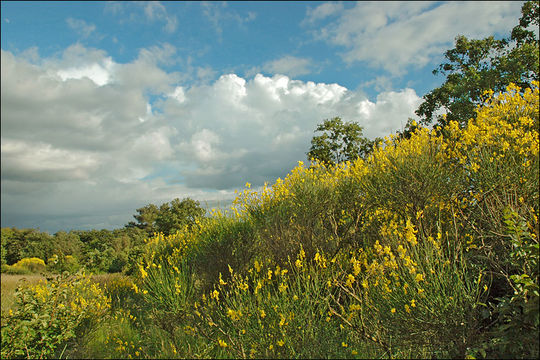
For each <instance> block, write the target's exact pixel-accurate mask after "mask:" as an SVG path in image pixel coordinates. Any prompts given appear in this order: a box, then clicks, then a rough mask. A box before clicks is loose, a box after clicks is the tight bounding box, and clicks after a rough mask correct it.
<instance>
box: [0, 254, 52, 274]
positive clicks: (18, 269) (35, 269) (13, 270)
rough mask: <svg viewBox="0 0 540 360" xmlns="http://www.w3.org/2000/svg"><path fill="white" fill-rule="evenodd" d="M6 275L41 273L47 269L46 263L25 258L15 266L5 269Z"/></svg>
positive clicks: (38, 259) (5, 267)
mask: <svg viewBox="0 0 540 360" xmlns="http://www.w3.org/2000/svg"><path fill="white" fill-rule="evenodd" d="M3 269H4V272H5V273H6V274H21V275H23V274H31V273H41V272H44V271H45V269H46V266H45V262H44V261H43V260H41V259H40V258H35V257H33V258H23V259H21V260H19V261H17V263H15V264H13V265H11V266H10V265H5V266H4V267H3Z"/></svg>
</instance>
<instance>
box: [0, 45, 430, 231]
mask: <svg viewBox="0 0 540 360" xmlns="http://www.w3.org/2000/svg"><path fill="white" fill-rule="evenodd" d="M36 54H37V51H36ZM174 57H175V49H174V47H171V46H169V45H167V44H165V45H162V46H160V47H157V48H153V49H142V50H141V51H140V52H139V55H138V57H137V58H135V59H134V60H132V61H131V62H128V63H117V62H115V61H114V60H113V59H112V58H111V57H110V56H108V55H107V54H106V53H105V52H103V51H101V50H98V49H89V48H85V47H83V46H82V45H80V44H76V45H74V46H72V47H70V48H68V49H66V50H65V51H64V53H63V54H62V55H61V56H60V57H58V58H46V59H40V61H38V62H37V63H30V62H29V61H28V60H26V59H25V58H23V57H20V56H15V55H13V54H12V53H11V52H9V51H4V50H2V51H1V61H2V67H1V101H2V107H1V141H2V148H1V152H2V163H1V166H2V169H1V170H2V173H1V176H2V190H1V191H2V200H1V201H2V209H3V210H2V221H8V220H10V219H11V220H10V221H15V220H13V219H16V221H18V224H20V225H19V226H23V225H22V224H27V225H24V226H33V225H32V224H31V223H29V222H30V220H31V221H38V220H36V219H41V220H39V221H40V223H43V224H44V223H47V224H49V225H47V226H51V227H53V225H52V224H53V220H52V218H49V217H48V216H53V215H56V216H65V215H66V214H71V215H72V216H73V218H71V221H72V223H73V226H72V227H75V228H77V227H79V225H80V226H82V225H81V224H87V223H88V224H90V223H93V224H94V225H92V226H89V227H99V226H101V225H98V224H103V226H105V225H106V224H109V225H110V224H113V225H114V226H121V225H122V224H125V223H127V222H128V221H129V220H131V219H130V215H129V214H130V213H133V212H134V209H136V208H137V207H140V206H143V205H145V204H148V203H161V202H164V201H170V200H172V199H173V198H175V197H180V198H183V197H188V196H189V197H192V198H195V199H197V200H201V201H202V202H203V203H204V202H209V203H211V204H215V203H216V202H219V201H225V200H224V199H229V200H230V199H231V198H232V196H233V195H232V193H233V190H234V189H235V188H238V187H242V185H243V184H245V182H247V181H249V182H250V183H252V184H254V186H257V185H262V184H263V183H264V182H265V181H267V182H273V181H275V179H276V178H277V177H283V176H285V175H286V174H287V172H288V171H289V170H290V169H291V168H292V167H294V166H295V165H296V163H297V161H298V160H305V159H306V152H307V151H308V150H309V145H310V140H311V138H312V137H313V135H314V133H313V131H314V129H315V128H316V126H317V124H319V123H321V122H322V121H323V120H324V119H326V118H330V117H333V116H341V117H342V118H343V119H344V120H346V121H358V122H359V123H360V124H361V125H362V126H363V127H364V128H365V131H364V133H365V135H366V136H368V137H371V138H373V137H376V136H384V135H387V134H388V133H390V132H392V131H395V130H398V129H401V127H402V125H403V124H404V123H405V122H406V120H407V118H408V117H414V113H413V112H414V110H415V109H416V108H417V106H418V104H419V102H420V101H421V99H420V98H419V96H418V95H417V94H416V93H415V92H414V90H412V89H404V90H401V91H397V92H382V93H380V94H379V96H378V97H377V98H376V99H374V100H373V101H371V100H369V99H368V98H366V96H364V95H363V94H362V93H360V92H357V91H351V90H348V89H347V88H345V87H343V86H340V85H338V84H326V83H314V82H311V81H308V82H304V81H299V80H294V79H292V78H291V77H289V76H286V75H283V74H276V75H274V76H271V77H268V76H264V75H261V74H257V75H255V76H253V77H250V78H242V77H240V76H238V75H236V74H225V75H222V76H220V77H219V78H218V79H217V80H215V81H209V82H207V83H201V84H197V83H195V84H191V85H187V84H185V83H182V79H183V76H182V74H179V73H175V72H168V71H165V70H163V69H162V68H161V67H160V66H161V64H165V63H168V62H170V61H174ZM15 209H16V210H15ZM103 214H109V215H103ZM122 214H123V217H122V216H121V215H122ZM30 218H31V219H30ZM25 221H26V222H25ZM63 224H64V223H56V225H55V226H56V229H58V228H62V226H64V225H63ZM109 225H107V227H110V226H109ZM53 228H54V227H53ZM63 228H67V227H65V226H64V227H63Z"/></svg>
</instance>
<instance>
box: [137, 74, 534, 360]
mask: <svg viewBox="0 0 540 360" xmlns="http://www.w3.org/2000/svg"><path fill="white" fill-rule="evenodd" d="M538 95H539V94H538V84H537V83H534V84H533V87H532V88H531V89H518V88H517V87H515V86H514V85H510V86H509V87H508V88H507V91H506V92H505V93H502V94H492V93H489V94H486V100H485V102H484V104H482V105H481V106H479V108H478V109H477V112H478V116H477V118H476V119H475V120H471V121H470V122H469V124H468V125H467V126H466V127H464V128H460V127H459V126H457V124H456V123H452V122H451V123H450V124H449V126H448V127H447V128H445V129H442V130H440V129H435V130H432V129H428V128H422V127H419V128H417V130H415V131H414V132H413V133H412V134H411V136H410V138H406V139H404V138H400V137H398V136H389V137H387V138H386V139H385V141H384V142H383V143H381V144H380V146H378V147H377V148H376V149H375V150H374V152H373V153H372V154H371V155H370V156H369V157H368V158H367V159H365V160H364V159H357V160H355V161H353V162H346V163H343V164H338V165H335V166H326V165H324V164H321V163H317V162H313V163H311V164H310V165H309V166H305V165H304V164H303V163H302V162H299V165H298V166H297V167H296V168H294V169H293V170H292V171H291V172H290V173H289V174H288V175H287V176H286V177H285V178H284V179H278V180H277V181H276V182H275V183H274V184H273V185H271V186H269V185H268V184H265V185H264V186H263V187H262V188H261V189H260V191H256V190H255V189H252V188H251V184H249V183H248V184H246V189H245V190H244V191H243V192H241V193H239V194H238V196H237V198H236V199H235V201H234V203H233V207H232V208H231V209H230V210H229V211H228V212H221V211H215V212H214V213H213V216H212V217H211V218H209V219H207V220H205V221H203V222H202V223H201V224H200V226H199V228H197V229H196V231H185V232H179V233H177V234H176V235H173V236H172V237H169V238H164V237H162V236H160V235H157V236H156V237H154V238H153V239H151V240H150V241H149V244H148V247H147V252H146V257H145V259H144V261H143V263H142V264H141V266H140V279H139V281H138V282H136V284H135V290H136V291H139V292H141V293H142V292H143V291H146V293H144V297H145V299H147V300H148V301H149V302H150V303H151V304H154V305H155V308H159V307H160V306H161V308H164V309H170V310H171V311H173V312H176V314H177V315H178V314H181V315H182V316H180V317H171V319H173V320H174V321H185V322H187V324H188V325H189V326H190V330H189V331H187V330H186V332H185V337H182V341H184V342H186V341H187V342H188V343H190V344H194V345H193V346H200V348H198V349H200V350H198V351H203V350H202V349H205V350H204V351H205V352H204V354H205V355H206V356H210V357H220V356H225V357H247V356H251V357H298V356H313V354H314V353H312V352H310V351H315V350H319V351H322V349H323V348H324V349H326V350H327V351H326V352H325V353H327V354H329V353H332V354H333V356H336V357H346V356H350V354H353V351H354V352H355V353H358V349H359V348H360V347H361V348H362V349H363V351H364V354H363V355H364V356H368V357H369V355H366V354H370V353H369V351H370V350H368V349H372V348H375V349H377V351H378V352H375V354H376V355H377V356H380V355H382V354H386V355H388V354H391V356H396V357H400V356H401V357H411V356H412V355H414V356H419V357H424V356H427V355H429V356H437V357H465V356H466V355H471V354H476V353H475V351H476V350H474V349H476V347H478V346H480V345H479V344H490V343H493V344H494V343H496V342H497V341H499V340H500V339H501V338H500V337H497V336H498V335H485V334H483V333H482V331H483V330H481V329H482V326H483V325H482V324H485V323H486V322H491V323H494V322H495V320H496V319H497V317H498V318H500V319H506V320H504V321H509V320H508V314H507V313H504V314H503V313H501V312H500V310H494V308H496V307H497V306H498V305H497V304H503V305H504V304H505V303H504V302H501V301H500V298H497V299H499V300H497V299H496V297H497V296H500V295H501V293H502V294H503V295H505V294H506V295H508V294H514V293H515V294H518V295H516V296H517V297H516V296H514V297H512V296H510V297H508V298H507V304H510V305H508V306H506V305H504V306H506V307H504V306H503V307H501V309H502V308H505V309H520V310H519V311H521V310H523V309H525V310H523V312H527V314H531V316H532V317H533V318H535V316H536V317H537V316H538V311H537V309H536V312H535V310H534V308H531V307H530V306H529V305H527V306H525V305H524V304H525V303H527V304H531V303H532V304H535V301H537V297H538V296H537V295H534V294H537V293H538V271H537V265H536V267H535V266H534V264H537V260H535V259H537V258H538V256H537V253H538V218H537V214H538V211H539V209H538V201H539V197H538V194H539V190H538V188H539V179H538V167H539V160H538V158H539V156H538V146H539V142H538V126H539V125H538V124H539V121H538ZM509 211H510V212H511V213H512V214H514V213H515V219H514V217H511V218H510V217H509V215H505V214H507V213H508V212H509ZM516 219H520V220H519V221H521V222H519V224H520V225H519V226H518V225H516V224H518V220H516ZM233 269H234V271H233ZM535 269H536V270H535ZM137 286H138V287H137ZM492 286H493V287H495V288H496V290H492ZM535 291H536V292H535ZM535 296H536V297H535ZM310 299H314V300H310ZM535 299H536V300H535ZM498 301H499V303H498ZM505 301H506V300H505ZM531 309H532V310H531ZM497 311H499V312H497ZM510 312H511V311H510ZM173 320H171V321H170V322H168V323H166V324H165V323H164V324H163V326H162V328H163V329H165V328H167V329H169V330H167V331H173V330H170V329H171V328H173V329H174V325H173V324H172V322H173ZM501 321H502V320H501ZM516 321H517V322H514V323H513V324H514V325H515V326H514V325H512V328H513V329H517V330H516V334H518V335H516V338H518V337H519V336H524V335H523V334H522V333H519V331H520V330H519V329H520V326H521V325H523V324H524V323H525V320H523V319H521V318H520V319H518V320H516ZM527 324H528V323H527ZM531 326H533V328H534V326H536V329H537V326H538V325H537V324H536V325H531ZM193 329H195V330H193ZM497 331H498V330H497ZM173 332H174V331H173ZM485 333H486V334H488V332H485ZM175 334H176V333H175ZM519 334H521V335H519ZM489 336H491V337H492V338H489ZM486 337H487V338H489V339H486ZM315 338H317V339H318V340H317V341H318V343H317V342H316V341H315V340H314V339H315ZM492 340H493V341H492ZM503 340H504V341H507V340H508V338H504V337H503ZM504 341H503V342H504ZM503 342H499V343H503ZM507 343H512V341H507ZM195 344H196V345H195ZM535 344H536V348H537V344H538V342H536V343H535V342H534V341H533V342H532V349H533V350H532V352H531V353H534V346H535ZM176 346H177V348H180V346H181V343H179V342H177V343H176ZM190 346H191V345H190ZM370 346H371V347H370ZM505 346H506V345H505ZM509 346H510V345H509ZM301 349H304V350H301ZM338 349H339V350H338ZM493 349H494V348H493ZM332 351H334V352H332ZM344 351H345V352H344ZM493 351H495V350H493ZM512 351H514V350H512ZM519 351H521V350H519ZM519 351H517V350H516V352H509V353H512V354H526V352H524V353H520V352H519ZM480 353H481V352H480ZM502 353H503V352H501V353H497V352H493V353H492V355H494V356H497V355H500V354H502ZM190 354H191V353H187V354H186V355H187V356H189V355H190ZM299 354H300V355H299ZM411 354H412V355H411Z"/></svg>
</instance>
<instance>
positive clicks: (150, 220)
mask: <svg viewBox="0 0 540 360" xmlns="http://www.w3.org/2000/svg"><path fill="white" fill-rule="evenodd" d="M136 211H137V213H138V214H137V215H133V217H134V218H135V220H137V223H134V222H130V223H129V224H128V225H127V226H128V227H130V226H136V227H138V228H139V229H142V230H144V231H146V233H147V234H148V235H149V236H151V235H152V234H153V233H155V232H157V231H158V230H157V227H156V219H157V217H158V215H159V208H158V207H157V206H156V205H154V204H148V205H146V206H143V207H142V208H139V209H137V210H136Z"/></svg>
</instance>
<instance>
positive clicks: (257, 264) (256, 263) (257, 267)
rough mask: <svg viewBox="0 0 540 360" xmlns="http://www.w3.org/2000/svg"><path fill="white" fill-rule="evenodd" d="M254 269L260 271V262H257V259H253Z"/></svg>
mask: <svg viewBox="0 0 540 360" xmlns="http://www.w3.org/2000/svg"><path fill="white" fill-rule="evenodd" d="M254 266H255V270H257V272H261V264H259V262H258V261H257V260H255V264H254Z"/></svg>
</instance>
